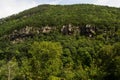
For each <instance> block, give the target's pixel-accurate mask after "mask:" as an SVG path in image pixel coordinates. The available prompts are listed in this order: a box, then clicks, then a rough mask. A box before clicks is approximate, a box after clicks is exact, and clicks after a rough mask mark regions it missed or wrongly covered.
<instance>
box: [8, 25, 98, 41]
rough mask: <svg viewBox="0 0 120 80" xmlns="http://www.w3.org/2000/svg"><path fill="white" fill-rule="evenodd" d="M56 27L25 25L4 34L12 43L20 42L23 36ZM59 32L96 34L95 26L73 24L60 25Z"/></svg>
mask: <svg viewBox="0 0 120 80" xmlns="http://www.w3.org/2000/svg"><path fill="white" fill-rule="evenodd" d="M56 29H57V27H50V26H45V27H42V28H39V27H29V26H26V27H25V28H22V29H20V30H14V31H13V32H12V33H11V34H10V35H8V36H6V37H7V38H8V39H9V40H10V41H12V42H13V43H17V42H22V41H23V40H24V39H25V38H32V37H34V36H35V35H39V34H48V33H50V32H52V31H56ZM61 33H62V34H63V35H85V36H88V37H93V36H94V35H95V34H96V30H95V26H92V25H86V26H82V27H81V26H73V25H71V24H69V25H64V26H62V27H61Z"/></svg>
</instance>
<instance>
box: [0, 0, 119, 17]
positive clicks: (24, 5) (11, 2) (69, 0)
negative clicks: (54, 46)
mask: <svg viewBox="0 0 120 80" xmlns="http://www.w3.org/2000/svg"><path fill="white" fill-rule="evenodd" d="M79 3H89V4H98V5H108V6H114V7H120V0H0V18H3V17H6V16H9V15H12V14H16V13H18V12H20V11H23V10H25V9H29V8H31V7H34V6H37V5H40V4H79Z"/></svg>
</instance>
